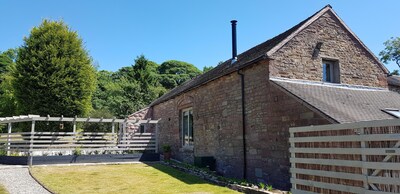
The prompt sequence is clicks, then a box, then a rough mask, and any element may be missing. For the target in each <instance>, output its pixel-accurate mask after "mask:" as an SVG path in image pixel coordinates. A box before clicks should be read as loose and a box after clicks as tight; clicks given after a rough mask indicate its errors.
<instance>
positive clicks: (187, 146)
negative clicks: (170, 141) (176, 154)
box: [179, 145, 194, 152]
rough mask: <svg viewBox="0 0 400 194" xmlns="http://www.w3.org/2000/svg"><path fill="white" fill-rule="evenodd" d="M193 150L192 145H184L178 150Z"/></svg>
mask: <svg viewBox="0 0 400 194" xmlns="http://www.w3.org/2000/svg"><path fill="white" fill-rule="evenodd" d="M193 150H194V146H193V145H184V146H182V147H181V148H180V149H179V151H180V152H193Z"/></svg>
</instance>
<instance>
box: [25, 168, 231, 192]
mask: <svg viewBox="0 0 400 194" xmlns="http://www.w3.org/2000/svg"><path fill="white" fill-rule="evenodd" d="M31 173H32V174H33V176H34V177H36V178H37V179H38V180H39V181H40V182H41V183H43V184H44V185H45V186H46V187H47V188H49V189H50V190H51V191H54V192H55V193H60V194H62V193H119V194H120V193H196V194H199V193H201V194H203V193H204V194H205V193H237V192H235V191H233V190H230V189H228V188H225V187H220V186H215V185H212V184H210V183H208V182H206V181H204V180H202V179H200V178H197V177H195V176H192V175H188V174H186V173H183V172H180V171H177V170H175V169H173V168H171V167H168V166H164V165H162V164H158V163H154V164H128V165H97V166H65V167H48V166H47V167H34V168H32V169H31Z"/></svg>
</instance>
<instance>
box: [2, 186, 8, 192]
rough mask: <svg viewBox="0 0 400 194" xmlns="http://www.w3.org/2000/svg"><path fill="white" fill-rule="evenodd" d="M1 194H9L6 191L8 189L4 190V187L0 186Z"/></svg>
mask: <svg viewBox="0 0 400 194" xmlns="http://www.w3.org/2000/svg"><path fill="white" fill-rule="evenodd" d="M0 194H8V191H7V190H6V188H4V186H3V185H0Z"/></svg>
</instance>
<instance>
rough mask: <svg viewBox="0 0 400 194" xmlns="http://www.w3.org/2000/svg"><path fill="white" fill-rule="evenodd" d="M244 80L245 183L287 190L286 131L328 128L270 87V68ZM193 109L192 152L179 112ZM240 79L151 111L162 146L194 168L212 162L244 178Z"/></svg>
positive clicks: (263, 65)
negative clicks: (201, 159)
mask: <svg viewBox="0 0 400 194" xmlns="http://www.w3.org/2000/svg"><path fill="white" fill-rule="evenodd" d="M242 73H243V74H244V75H245V100H246V103H245V106H246V108H245V110H246V111H245V112H246V130H247V132H246V141H247V143H246V146H247V149H246V154H247V160H246V161H247V169H246V172H247V177H248V179H249V180H252V181H259V182H267V183H269V184H272V185H273V186H274V187H277V188H281V189H289V188H290V183H289V177H290V174H289V167H290V165H289V156H290V155H289V143H288V138H289V132H288V130H289V127H291V126H306V125H311V124H313V125H316V124H327V123H329V122H328V121H327V120H325V119H323V118H322V117H320V116H319V115H318V114H316V113H314V112H312V111H311V110H309V109H308V108H306V107H304V106H303V105H302V104H301V103H300V102H298V101H297V100H296V99H295V98H293V97H291V96H288V95H286V94H285V93H283V92H282V91H280V90H279V89H277V88H276V86H272V85H270V83H269V81H268V63H267V62H266V61H263V62H260V64H256V65H254V66H253V67H250V68H247V69H245V70H243V71H242ZM187 107H193V114H194V147H193V148H194V149H193V150H190V149H184V148H182V146H181V143H180V135H179V133H180V131H179V114H180V110H182V109H184V108H187ZM241 111H242V109H241V85H240V76H239V75H238V74H237V73H232V74H230V75H228V76H224V77H222V78H219V79H218V80H215V81H213V82H210V83H208V84H206V85H204V86H202V87H200V88H197V89H194V90H192V91H189V92H187V93H185V94H183V95H180V96H178V97H176V98H174V99H172V100H169V101H167V102H164V103H161V104H158V105H156V106H154V107H153V116H154V118H156V119H158V118H162V120H161V121H160V123H159V131H160V144H161V145H163V144H169V145H172V147H173V148H172V150H173V157H175V158H177V159H179V160H181V161H186V162H189V163H191V162H193V157H194V156H196V157H198V156H214V157H215V158H216V162H217V171H218V172H219V173H221V174H223V175H224V176H228V177H234V178H242V176H243V143H242V142H243V138H242V137H243V136H242V115H241Z"/></svg>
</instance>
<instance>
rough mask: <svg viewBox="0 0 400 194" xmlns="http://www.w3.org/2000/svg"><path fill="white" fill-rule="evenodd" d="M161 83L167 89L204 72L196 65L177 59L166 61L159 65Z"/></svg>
mask: <svg viewBox="0 0 400 194" xmlns="http://www.w3.org/2000/svg"><path fill="white" fill-rule="evenodd" d="M158 72H159V74H160V83H161V84H162V85H163V86H164V87H165V88H166V89H172V88H175V87H176V86H179V85H181V84H182V83H183V82H185V81H187V80H190V79H192V78H194V77H196V76H198V75H200V74H201V73H202V72H201V71H200V70H199V69H197V68H196V66H194V65H192V64H190V63H187V62H183V61H177V60H169V61H165V62H164V63H162V64H161V65H160V66H159V67H158Z"/></svg>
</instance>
